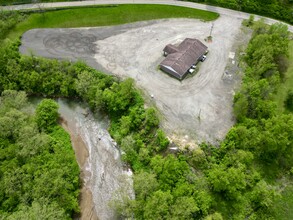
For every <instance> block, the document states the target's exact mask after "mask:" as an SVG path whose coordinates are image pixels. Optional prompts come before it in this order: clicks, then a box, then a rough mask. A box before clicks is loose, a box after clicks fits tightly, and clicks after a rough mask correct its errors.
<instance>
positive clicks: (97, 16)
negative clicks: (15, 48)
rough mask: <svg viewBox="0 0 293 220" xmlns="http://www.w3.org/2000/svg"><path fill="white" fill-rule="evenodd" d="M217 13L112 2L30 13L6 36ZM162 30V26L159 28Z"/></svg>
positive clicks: (206, 17)
mask: <svg viewBox="0 0 293 220" xmlns="http://www.w3.org/2000/svg"><path fill="white" fill-rule="evenodd" d="M218 16H219V15H218V14H217V13H213V12H207V11H202V10H197V9H191V8H186V7H178V6H169V5H127V4H125V5H112V6H98V7H81V8H80V7H79V8H70V9H63V10H57V11H48V12H44V13H33V14H31V15H30V16H29V17H28V19H26V20H25V21H24V22H21V23H20V24H18V25H17V26H16V27H15V28H14V29H13V30H11V32H10V34H9V35H8V38H10V39H15V38H17V37H19V36H21V35H22V34H23V33H24V32H25V31H27V30H30V29H33V28H72V27H95V26H106V25H118V24H124V23H130V22H135V21H145V20H152V19H162V18H196V19H201V20H204V21H210V20H214V19H216V18H218ZM162 31H163V30H162Z"/></svg>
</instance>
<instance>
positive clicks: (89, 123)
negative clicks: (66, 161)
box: [57, 99, 132, 220]
mask: <svg viewBox="0 0 293 220" xmlns="http://www.w3.org/2000/svg"><path fill="white" fill-rule="evenodd" d="M57 102H58V104H59V114H60V117H61V124H62V126H63V127H64V128H65V129H66V130H67V131H68V132H69V134H70V137H71V142H72V146H73V148H74V151H75V155H76V159H77V162H78V164H79V167H80V170H81V179H82V181H83V184H82V188H81V194H80V209H81V215H80V216H79V217H76V219H84V220H90V219H91V220H96V219H99V220H108V219H109V220H110V219H111V220H112V219H116V218H117V217H116V214H115V211H114V210H113V209H111V208H110V207H109V202H110V201H111V200H112V199H113V193H114V192H115V191H117V190H118V189H119V188H120V187H122V184H125V183H123V182H121V177H122V176H131V175H132V173H131V171H130V170H127V169H126V168H125V166H123V163H122V161H121V159H120V150H119V148H118V147H117V144H116V143H115V141H114V140H113V139H112V138H111V137H110V135H109V133H108V131H107V128H108V125H109V120H108V118H107V117H106V116H105V115H102V114H98V113H96V114H93V113H92V112H91V111H90V110H89V108H88V107H87V106H86V105H84V104H81V103H77V102H73V101H68V100H66V99H58V100H57Z"/></svg>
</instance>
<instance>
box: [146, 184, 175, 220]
mask: <svg viewBox="0 0 293 220" xmlns="http://www.w3.org/2000/svg"><path fill="white" fill-rule="evenodd" d="M172 203H173V197H172V195H171V193H170V192H169V191H167V192H163V191H161V190H159V191H156V192H154V193H153V195H152V196H150V197H149V198H148V199H147V201H146V203H145V206H144V219H150V220H161V219H167V218H168V213H169V207H170V205H171V204H172Z"/></svg>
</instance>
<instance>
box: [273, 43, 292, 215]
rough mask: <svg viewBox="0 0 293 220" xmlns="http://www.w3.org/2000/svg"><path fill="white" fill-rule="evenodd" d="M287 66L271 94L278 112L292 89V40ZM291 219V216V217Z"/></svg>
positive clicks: (282, 109)
mask: <svg viewBox="0 0 293 220" xmlns="http://www.w3.org/2000/svg"><path fill="white" fill-rule="evenodd" d="M289 63H290V64H289V67H288V70H287V72H286V74H285V79H284V82H283V83H282V85H281V86H280V87H279V89H278V92H277V93H276V94H275V95H274V96H273V100H274V101H275V102H276V103H277V105H278V112H279V113H282V112H285V111H286V109H285V106H284V101H285V99H286V97H287V93H288V91H289V89H293V41H290V43H289ZM292 219H293V218H292Z"/></svg>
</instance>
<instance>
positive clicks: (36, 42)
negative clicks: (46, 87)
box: [20, 16, 241, 143]
mask: <svg viewBox="0 0 293 220" xmlns="http://www.w3.org/2000/svg"><path fill="white" fill-rule="evenodd" d="M212 25H213V29H212V36H213V41H212V42H210V43H207V42H205V41H204V39H205V38H206V37H207V36H208V35H209V34H210V31H211V27H212ZM240 25H241V19H235V18H232V17H229V16H221V17H220V18H219V19H217V20H216V21H213V22H202V21H199V20H194V19H168V20H158V21H148V22H138V23H134V24H127V25H120V26H115V27H101V28H83V29H34V30H30V31H28V32H26V33H25V34H24V36H23V38H22V46H21V48H20V50H21V52H23V53H30V52H33V53H35V54H36V55H40V56H44V57H54V58H65V59H71V60H76V59H79V58H80V59H83V60H85V61H86V62H87V63H88V64H89V65H91V66H93V67H95V68H97V69H100V70H102V71H105V72H107V73H111V74H114V75H117V76H120V77H131V78H133V79H135V81H136V83H137V85H138V87H140V88H142V89H143V90H144V91H146V94H148V95H149V96H151V95H153V97H154V98H153V101H154V102H155V104H156V106H157V107H158V108H159V110H160V111H161V113H162V115H163V118H164V119H163V120H162V125H163V127H164V129H165V130H166V131H167V133H168V135H169V136H170V137H174V138H176V137H181V138H183V139H185V141H186V143H187V142H189V141H190V140H198V141H202V140H205V141H210V142H213V143H214V142H216V141H217V140H219V139H222V138H223V137H224V136H225V134H226V132H227V131H228V130H229V128H230V127H231V126H232V125H233V123H234V120H233V114H232V98H233V94H234V89H235V85H236V84H237V83H236V81H235V80H234V81H233V80H232V81H231V77H232V78H233V76H231V77H230V80H226V79H227V78H226V77H225V73H224V72H225V67H226V64H227V62H228V61H229V54H231V53H230V52H235V51H233V49H232V46H233V44H234V42H235V41H236V40H237V39H236V36H237V35H238V34H239V28H240ZM186 37H190V38H198V39H199V40H201V41H202V42H203V43H205V44H206V45H207V46H208V48H209V51H210V52H209V54H208V56H207V59H206V61H204V62H203V63H201V64H200V66H199V71H198V72H197V73H196V75H194V76H193V77H188V78H186V79H184V80H183V81H181V82H180V81H178V80H177V79H175V78H172V77H170V76H169V75H167V74H165V73H163V72H161V71H160V70H159V69H158V64H159V63H160V62H161V61H162V60H163V59H164V57H163V56H162V50H163V48H164V46H165V45H166V44H169V43H172V44H176V43H180V42H181V41H182V40H183V39H185V38H186Z"/></svg>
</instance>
